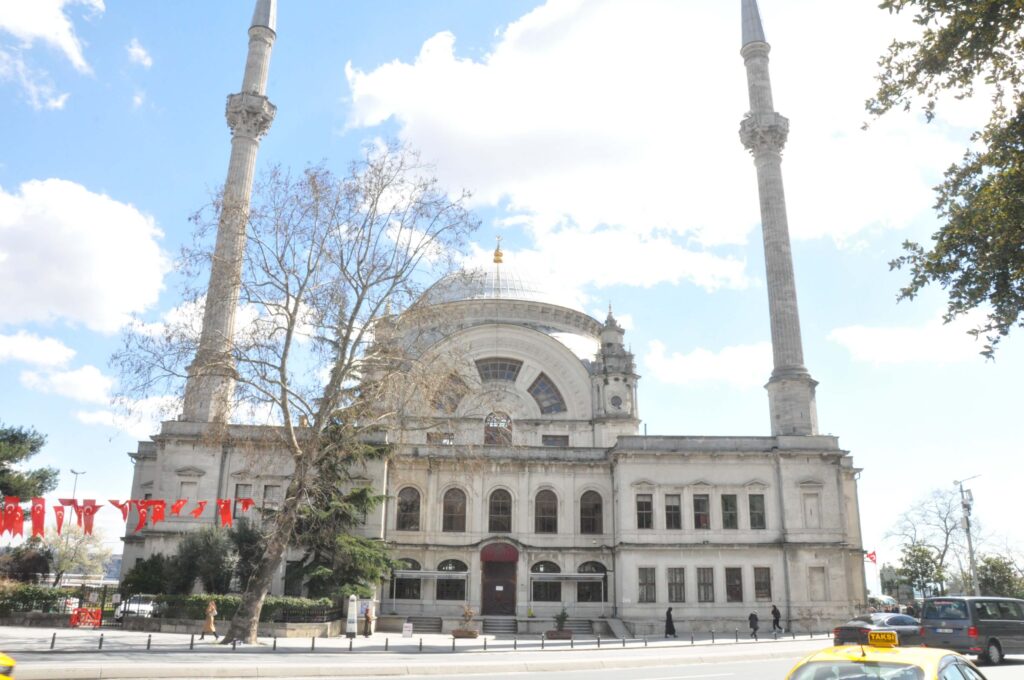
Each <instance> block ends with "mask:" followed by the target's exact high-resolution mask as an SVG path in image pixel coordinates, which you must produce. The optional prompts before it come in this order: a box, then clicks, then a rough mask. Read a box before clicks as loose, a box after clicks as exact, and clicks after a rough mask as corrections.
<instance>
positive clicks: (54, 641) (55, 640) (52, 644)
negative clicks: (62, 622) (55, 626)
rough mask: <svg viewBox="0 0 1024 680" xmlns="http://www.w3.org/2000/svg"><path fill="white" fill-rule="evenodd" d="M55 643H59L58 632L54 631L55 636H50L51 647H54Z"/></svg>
mask: <svg viewBox="0 0 1024 680" xmlns="http://www.w3.org/2000/svg"><path fill="white" fill-rule="evenodd" d="M55 644H57V634H56V633H54V634H53V637H52V638H50V649H53V646H54V645H55Z"/></svg>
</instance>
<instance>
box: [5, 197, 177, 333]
mask: <svg viewBox="0 0 1024 680" xmlns="http://www.w3.org/2000/svg"><path fill="white" fill-rule="evenodd" d="M161 236H162V234H161V232H160V230H159V229H157V227H156V225H155V224H154V222H153V219H152V218H151V217H149V216H147V215H144V214H142V213H141V212H139V211H138V210H137V209H136V208H135V207H134V206H132V205H130V204H126V203H120V202H118V201H115V200H114V199H112V198H110V197H109V196H106V195H104V194H95V193H92V192H90V191H89V190H88V189H86V188H85V187H83V186H82V185H80V184H76V183H74V182H69V181H66V180H60V179H47V180H32V181H29V182H25V183H24V184H22V185H21V187H20V192H19V193H17V194H8V193H6V192H5V191H4V190H3V189H2V188H0V260H3V261H4V267H2V268H0V290H3V291H4V296H5V301H4V304H3V305H0V323H10V324H19V323H25V322H30V321H50V320H53V319H64V320H67V321H69V322H73V323H81V324H84V325H85V326H87V327H89V328H91V329H93V330H98V331H101V332H107V333H109V332H114V331H116V330H117V329H118V328H120V327H121V326H122V325H123V324H124V323H125V322H126V321H127V319H128V318H129V316H130V315H131V314H132V313H133V312H141V311H143V310H145V309H146V308H148V307H149V306H151V305H153V304H154V303H155V302H156V300H157V296H158V294H159V292H160V290H161V288H162V285H163V275H164V273H166V272H167V271H168V269H169V263H168V261H167V258H166V257H165V256H164V254H163V253H162V252H161V251H160V246H159V244H158V239H159V238H160V237H161Z"/></svg>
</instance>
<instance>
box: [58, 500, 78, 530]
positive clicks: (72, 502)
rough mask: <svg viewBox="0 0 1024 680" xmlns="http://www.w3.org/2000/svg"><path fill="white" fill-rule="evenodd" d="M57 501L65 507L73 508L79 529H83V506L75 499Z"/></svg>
mask: <svg viewBox="0 0 1024 680" xmlns="http://www.w3.org/2000/svg"><path fill="white" fill-rule="evenodd" d="M57 500H58V501H60V504H61V505H63V506H64V507H66V508H71V509H72V510H74V511H75V523H76V524H78V526H79V527H81V526H82V506H81V505H79V504H78V501H77V500H75V499H74V498H58V499H57Z"/></svg>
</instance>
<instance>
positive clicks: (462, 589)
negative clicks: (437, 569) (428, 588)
mask: <svg viewBox="0 0 1024 680" xmlns="http://www.w3.org/2000/svg"><path fill="white" fill-rule="evenodd" d="M437 599H438V600H465V599H466V582H465V581H464V580H463V579H454V578H439V579H437Z"/></svg>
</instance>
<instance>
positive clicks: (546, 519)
mask: <svg viewBox="0 0 1024 680" xmlns="http://www.w3.org/2000/svg"><path fill="white" fill-rule="evenodd" d="M533 530H534V531H535V532H537V533H538V534H557V533H558V497H557V496H555V492H554V491H551V490H549V489H544V490H542V491H538V492H537V497H536V499H535V500H534V504H533Z"/></svg>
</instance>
